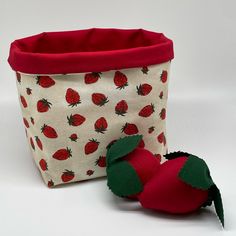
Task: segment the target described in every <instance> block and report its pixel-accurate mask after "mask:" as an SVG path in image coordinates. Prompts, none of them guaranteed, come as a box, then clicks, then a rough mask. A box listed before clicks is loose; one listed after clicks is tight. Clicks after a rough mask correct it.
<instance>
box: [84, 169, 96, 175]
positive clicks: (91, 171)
mask: <svg viewBox="0 0 236 236" xmlns="http://www.w3.org/2000/svg"><path fill="white" fill-rule="evenodd" d="M93 173H94V171H93V170H87V172H86V174H87V175H88V176H91V175H92V174H93Z"/></svg>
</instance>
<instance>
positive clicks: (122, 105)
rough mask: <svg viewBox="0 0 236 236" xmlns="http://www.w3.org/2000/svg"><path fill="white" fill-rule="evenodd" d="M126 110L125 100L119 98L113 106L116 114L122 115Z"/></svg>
mask: <svg viewBox="0 0 236 236" xmlns="http://www.w3.org/2000/svg"><path fill="white" fill-rule="evenodd" d="M127 111H128V104H127V102H126V101H125V100H121V101H120V102H118V103H117V104H116V106H115V112H116V114H117V115H121V116H124V115H125V114H126V113H127Z"/></svg>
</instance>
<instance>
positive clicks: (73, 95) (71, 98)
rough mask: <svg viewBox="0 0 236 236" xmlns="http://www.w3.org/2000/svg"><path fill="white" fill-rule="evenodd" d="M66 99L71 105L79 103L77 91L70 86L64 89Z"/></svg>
mask: <svg viewBox="0 0 236 236" xmlns="http://www.w3.org/2000/svg"><path fill="white" fill-rule="evenodd" d="M66 101H67V103H68V104H69V106H71V107H74V106H77V105H78V104H80V103H81V102H80V95H79V93H78V92H77V91H75V90H74V89H72V88H68V89H67V90H66Z"/></svg>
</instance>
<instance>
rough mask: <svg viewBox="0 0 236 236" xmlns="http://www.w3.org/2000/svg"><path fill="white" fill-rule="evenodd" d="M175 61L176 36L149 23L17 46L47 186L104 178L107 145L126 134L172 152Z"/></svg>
mask: <svg viewBox="0 0 236 236" xmlns="http://www.w3.org/2000/svg"><path fill="white" fill-rule="evenodd" d="M171 59H173V43H172V41H171V40H170V39H168V38H166V37H165V36H164V35H163V34H161V33H155V32H150V31H147V30H143V29H129V30H127V29H126V30H124V29H98V28H93V29H86V30H78V31H67V32H46V33H41V34H38V35H35V36H31V37H27V38H23V39H19V40H16V41H14V42H13V43H12V44H11V48H10V55H9V59H8V61H9V64H10V65H11V67H12V69H13V70H14V71H16V78H17V89H18V92H19V100H20V105H21V109H22V115H23V121H24V125H25V129H26V134H27V139H28V141H29V144H30V148H31V150H32V153H33V157H34V160H35V162H36V164H37V166H38V168H39V170H40V172H41V174H42V177H43V179H44V181H45V183H46V184H47V185H48V186H49V187H52V186H55V185H58V184H64V183H69V182H75V181H81V180H86V179H92V178H97V177H101V176H105V175H106V170H105V166H106V157H105V156H106V151H107V148H108V147H109V145H111V144H112V142H113V141H114V140H117V139H119V138H121V137H124V136H126V135H134V134H142V135H143V140H142V142H141V143H140V147H145V148H146V149H148V150H150V151H151V152H152V153H154V154H155V155H156V156H157V158H162V157H163V154H166V152H167V143H166V128H165V118H166V101H167V85H168V79H169V66H170V61H171Z"/></svg>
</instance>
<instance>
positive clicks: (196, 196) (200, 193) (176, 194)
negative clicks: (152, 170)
mask: <svg viewBox="0 0 236 236" xmlns="http://www.w3.org/2000/svg"><path fill="white" fill-rule="evenodd" d="M187 160H188V158H187V157H179V158H176V159H173V160H170V161H166V162H165V163H163V164H162V165H161V166H160V168H159V170H158V171H157V172H156V174H155V175H154V177H153V178H152V179H151V180H150V181H148V182H147V184H146V185H145V186H144V190H143V192H142V193H141V194H140V195H139V196H138V198H139V201H140V203H141V204H142V206H143V207H145V208H150V209H154V210H159V211H165V212H169V213H178V214H181V213H189V212H192V211H195V210H197V209H199V208H200V207H201V206H202V205H203V204H204V203H205V202H206V201H207V199H208V190H201V189H197V188H193V187H192V186H191V185H189V184H186V183H185V182H183V181H182V180H181V179H180V178H179V177H178V174H179V172H180V170H181V168H182V167H183V166H184V164H185V162H186V161H187Z"/></svg>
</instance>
